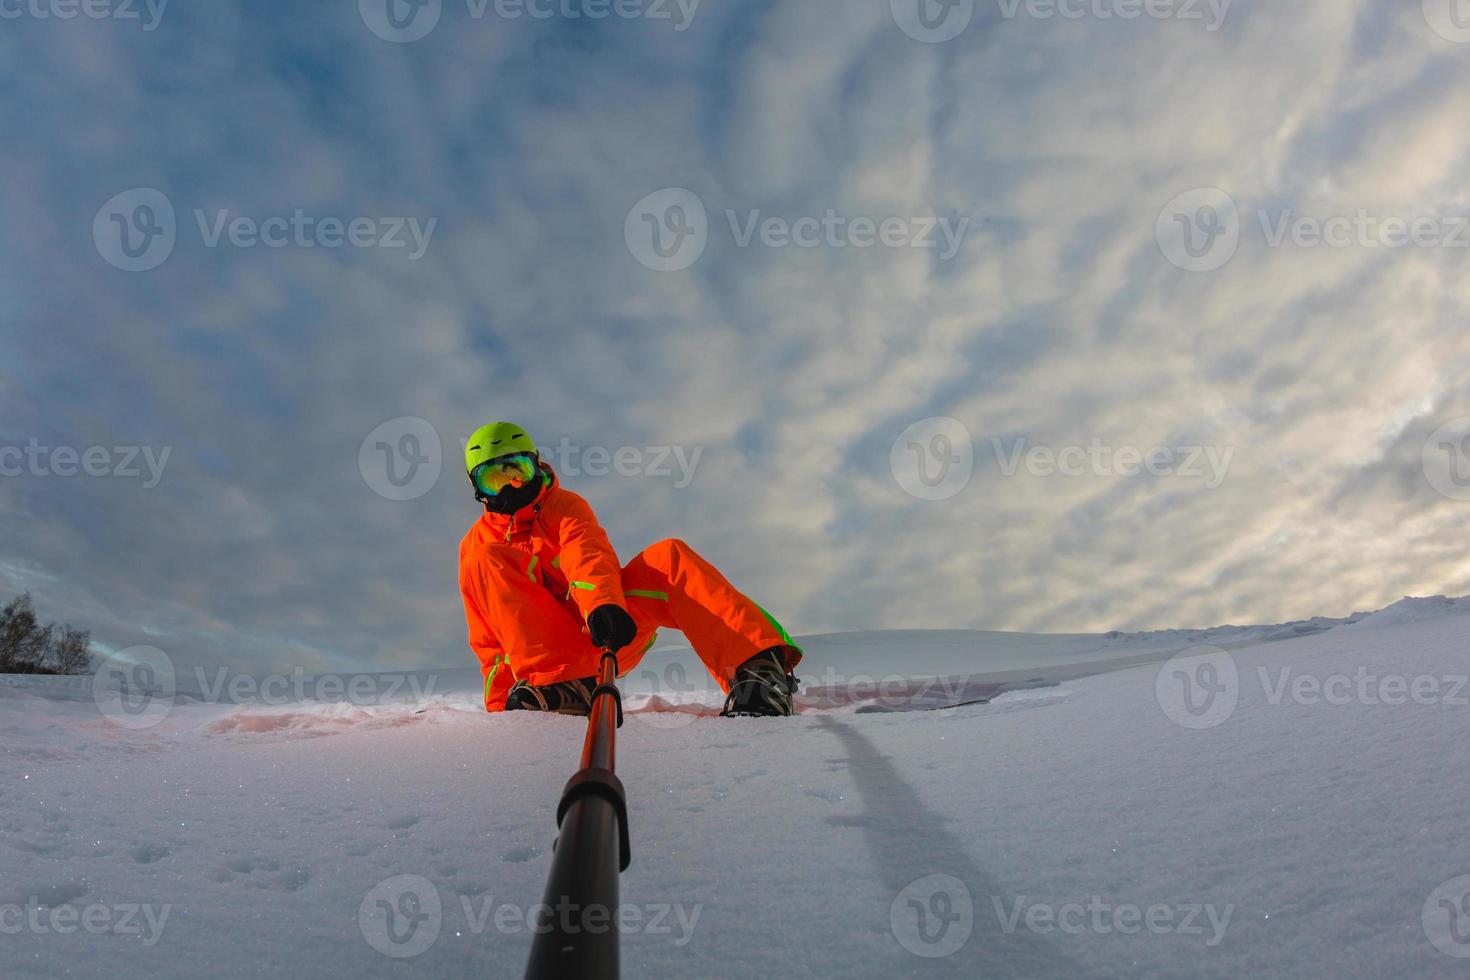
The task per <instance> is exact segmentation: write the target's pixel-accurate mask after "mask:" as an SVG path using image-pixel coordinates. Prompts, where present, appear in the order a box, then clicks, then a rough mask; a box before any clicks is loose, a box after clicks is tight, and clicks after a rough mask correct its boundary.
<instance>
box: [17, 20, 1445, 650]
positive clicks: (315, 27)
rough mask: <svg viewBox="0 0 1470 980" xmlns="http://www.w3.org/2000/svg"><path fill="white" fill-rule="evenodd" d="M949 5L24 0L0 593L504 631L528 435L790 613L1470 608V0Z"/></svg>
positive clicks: (107, 625) (274, 642)
mask: <svg viewBox="0 0 1470 980" xmlns="http://www.w3.org/2000/svg"><path fill="white" fill-rule="evenodd" d="M922 2H923V6H922V8H921V7H920V0H892V3H890V2H889V0H703V2H702V3H694V2H692V0H684V2H683V3H682V4H680V3H678V2H676V0H619V3H618V4H617V5H612V4H610V3H600V2H599V0H556V2H555V3H553V2H551V0H534V2H528V3H513V2H511V0H489V2H488V3H486V2H481V0H427V2H425V3H421V4H420V5H418V6H414V5H412V4H409V3H407V2H405V0H392V6H391V7H390V6H389V0H362V2H361V3H357V2H354V0H325V2H319V3H309V4H302V3H287V2H261V0H249V2H244V0H241V2H235V0H208V2H195V0H173V2H172V3H168V4H166V5H163V6H160V5H159V3H158V2H157V0H155V2H154V3H153V4H152V5H151V6H150V5H148V4H146V3H144V2H143V0H95V3H94V4H93V5H92V6H91V7H90V8H88V10H89V11H90V13H89V14H81V15H78V16H73V17H63V16H61V15H63V14H71V13H74V12H76V11H75V8H71V7H68V6H67V5H66V4H65V3H64V2H62V0H0V15H3V21H4V22H3V23H0V78H3V80H4V84H5V91H6V92H7V98H6V99H4V100H3V102H0V136H3V138H0V173H3V179H0V213H3V216H4V220H3V222H0V467H3V474H4V475H3V476H0V541H3V544H0V591H3V593H4V594H6V595H9V594H13V593H15V592H19V591H22V590H29V591H31V592H32V593H33V594H34V596H35V598H36V600H37V604H38V606H39V607H40V610H41V612H42V614H43V615H44V616H45V617H46V618H49V619H56V620H70V621H72V622H75V623H77V624H78V625H83V626H86V627H88V628H90V629H92V631H93V634H94V638H95V640H96V641H97V645H98V648H99V649H100V650H103V651H106V652H110V651H112V650H116V649H120V648H124V647H128V646H131V645H134V644H143V643H147V644H153V645H156V646H158V647H160V648H162V649H164V650H165V651H167V652H168V653H170V654H171V655H172V656H174V657H175V659H176V660H181V661H184V662H191V661H195V662H203V663H220V662H228V663H230V664H232V665H234V666H236V667H238V668H239V669H246V670H255V671H263V670H268V669H289V668H291V667H295V666H301V667H302V668H303V669H306V670H321V669H346V668H353V667H365V666H374V667H378V666H399V665H411V666H428V665H446V664H461V663H463V664H468V663H469V662H470V656H471V655H470V653H469V651H468V650H467V648H466V647H465V644H464V638H463V630H464V628H463V619H462V614H461V610H460V606H459V599H458V595H457V590H456V584H455V573H456V565H455V559H456V549H457V544H458V540H459V537H460V535H461V534H462V533H463V531H464V530H465V528H466V527H467V526H468V525H469V524H470V523H471V522H472V521H473V520H474V519H475V517H476V505H475V504H474V501H473V500H472V499H471V498H470V496H469V492H468V488H467V485H466V483H465V481H464V479H463V476H462V474H461V471H460V469H458V468H457V465H458V464H457V458H458V456H459V447H460V445H461V440H462V439H463V438H464V437H465V436H466V435H467V434H468V433H469V432H470V431H471V430H472V429H473V428H474V427H475V426H476V425H478V424H480V423H482V422H485V421H489V420H492V419H496V418H512V419H515V420H518V421H520V422H522V423H523V424H524V425H526V426H527V427H528V428H529V429H530V430H531V432H532V435H533V436H535V437H536V438H537V439H538V441H540V442H541V443H542V444H543V445H545V446H547V447H548V449H549V452H548V455H549V457H550V458H551V459H552V461H553V462H554V463H556V464H558V465H559V466H560V468H561V469H562V470H563V472H564V479H565V482H566V484H567V485H569V486H571V487H572V488H573V489H575V490H577V491H578V492H580V493H582V494H584V495H585V496H587V497H588V498H589V499H590V500H591V501H592V503H593V505H594V507H595V508H596V509H597V510H598V511H599V513H600V515H601V516H602V518H603V520H604V523H605V524H606V525H607V526H608V528H609V531H610V533H611V534H612V537H613V540H614V543H615V544H616V545H617V546H618V548H619V551H620V553H621V554H622V555H623V556H624V557H625V558H626V557H629V556H631V554H633V553H634V552H635V551H636V550H637V549H638V548H640V547H642V546H644V545H646V544H648V543H650V542H652V541H654V540H657V539H659V538H663V537H669V536H678V537H682V538H685V539H687V540H689V541H690V542H692V543H693V544H695V546H696V547H698V548H699V549H701V550H702V551H703V552H705V553H706V554H707V555H709V556H710V557H712V558H714V559H715V560H716V561H717V562H718V563H719V564H721V566H722V567H723V568H725V570H726V571H727V572H728V573H729V574H730V575H731V577H732V578H734V579H735V580H736V581H737V582H738V583H739V584H740V585H741V586H742V587H744V588H745V590H746V591H748V592H750V593H751V594H753V595H754V596H756V597H757V598H758V599H760V601H762V603H763V604H765V605H767V606H768V607H770V608H771V609H772V610H773V611H774V612H776V613H777V615H779V616H780V617H781V618H782V619H783V620H784V621H786V623H787V625H788V626H789V627H790V628H791V629H792V630H793V632H798V633H812V632H826V631H838V630H857V629H877V628H910V627H951V628H960V627H966V628H987V629H1010V630H1033V631H1090V630H1106V629H1113V628H1120V629H1143V628H1158V627H1171V626H1209V625H1217V624H1221V623H1226V622H1235V623H1243V622H1266V621H1282V620H1287V619H1293V618H1302V617H1307V616H1311V615H1316V614H1323V615H1342V614H1346V613H1348V612H1351V611H1352V610H1354V609H1364V608H1373V607H1377V606H1382V605H1384V604H1386V603H1388V602H1391V601H1393V600H1394V599H1397V598H1398V597H1400V596H1402V595H1405V594H1434V593H1442V592H1443V593H1451V594H1464V593H1470V551H1467V546H1470V438H1467V435H1470V420H1467V417H1470V331H1467V327H1470V323H1467V318H1466V310H1467V306H1470V276H1467V275H1466V273H1467V270H1470V263H1467V259H1470V227H1467V223H1466V221H1465V218H1464V215H1466V214H1467V209H1470V198H1467V189H1466V188H1467V184H1466V180H1465V175H1466V174H1467V173H1470V99H1466V98H1465V95H1464V93H1465V90H1466V86H1467V85H1470V16H1467V15H1470V11H1466V10H1464V9H1463V7H1464V4H1463V3H1461V4H1459V7H1457V6H1456V0H1444V2H1443V3H1439V2H1436V0H1426V2H1425V3H1424V4H1423V6H1422V8H1421V4H1420V3H1419V2H1417V0H1289V2H1288V0H1259V2H1252V0H1235V2H1234V3H1226V2H1223V0H1215V2H1214V3H1211V2H1209V0H1173V2H1170V0H1151V3H1150V4H1149V5H1148V6H1147V7H1145V6H1144V5H1143V4H1142V3H1141V2H1135V3H1132V4H1130V3H1129V2H1128V0H1062V3H1061V5H1060V7H1059V6H1058V5H1057V4H1056V3H1046V2H1042V0H1029V2H1016V0H973V2H972V0H952V2H951V3H950V4H949V5H948V6H946V5H944V4H941V3H940V2H938V0H922ZM1140 11H1142V13H1140ZM1129 14H1134V15H1138V16H1125V15H1129ZM89 453H90V455H88V454H89ZM165 454H166V455H165ZM615 454H618V455H615ZM609 459H615V460H617V465H613V464H612V463H610V462H609V461H608V460H609ZM441 464H442V465H441ZM390 466H391V470H390ZM89 471H90V472H89ZM436 474H437V477H436ZM396 498H406V499H396ZM896 655H898V656H901V651H897V652H896Z"/></svg>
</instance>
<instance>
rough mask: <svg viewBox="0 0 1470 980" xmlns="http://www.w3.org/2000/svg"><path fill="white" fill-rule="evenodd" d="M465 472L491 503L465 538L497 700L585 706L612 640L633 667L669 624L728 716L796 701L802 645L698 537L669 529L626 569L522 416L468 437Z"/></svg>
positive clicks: (476, 645) (509, 706) (475, 636)
mask: <svg viewBox="0 0 1470 980" xmlns="http://www.w3.org/2000/svg"><path fill="white" fill-rule="evenodd" d="M465 473H466V474H467V475H468V476H469V480H470V484H471V485H472V486H473V487H474V491H475V499H476V500H478V501H479V502H480V503H481V504H483V505H484V507H485V513H484V514H483V515H482V516H481V517H480V519H479V520H477V521H476V522H475V524H474V526H473V527H471V528H470V530H469V533H468V534H466V535H465V537H464V540H463V541H462V542H460V546H459V587H460V592H461V594H462V596H463V598H464V608H465V619H466V620H467V621H468V624H469V640H470V646H471V647H472V648H473V649H474V651H475V654H476V655H477V656H478V657H479V659H480V672H481V673H482V674H483V675H484V678H485V709H486V710H487V711H502V710H504V711H515V710H526V711H553V712H557V713H560V714H572V715H586V714H588V712H589V711H590V710H591V703H592V690H593V688H594V687H596V674H597V665H598V661H599V659H600V658H601V652H600V651H601V650H603V649H610V650H613V651H623V652H620V653H619V657H618V663H619V667H620V669H621V671H622V672H623V673H624V674H626V673H628V672H629V671H631V670H633V668H635V667H636V666H637V665H638V662H639V661H640V660H641V659H642V657H643V654H644V653H646V652H647V650H648V648H649V647H651V646H653V642H654V639H655V637H656V635H657V631H658V629H659V628H660V627H666V628H669V629H677V630H680V631H682V632H683V633H684V636H685V638H686V639H688V640H689V643H690V645H691V646H693V647H694V652H695V653H696V654H698V655H699V658H700V659H701V660H702V661H704V664H705V666H706V667H707V668H708V669H709V672H710V673H711V674H713V675H714V677H715V680H716V681H718V682H719V684H720V687H721V689H722V690H724V691H725V693H726V700H725V707H724V710H723V712H722V714H724V715H726V716H727V717H728V716H750V715H789V714H791V713H792V708H791V696H792V694H793V693H794V692H795V689H796V683H797V682H796V678H795V677H794V676H793V673H792V672H793V671H794V670H795V669H796V665H797V664H798V663H800V661H801V649H800V648H799V647H797V646H796V645H795V644H794V643H793V642H792V641H791V637H790V635H788V634H787V632H786V630H785V629H784V628H783V627H782V626H781V624H780V623H778V622H776V620H775V619H774V618H773V617H772V616H771V615H770V614H769V613H767V612H766V611H765V610H763V609H762V608H761V607H760V606H758V605H756V604H755V603H754V602H752V601H751V600H750V599H748V598H746V597H745V596H744V595H742V594H741V593H740V592H739V591H737V590H736V589H735V587H734V586H732V585H731V584H730V583H729V582H728V581H727V580H726V579H725V577H724V576H723V575H721V574H720V572H719V570H718V569H716V568H715V567H714V566H713V565H711V564H710V563H709V562H708V561H706V560H705V559H704V558H701V557H700V556H699V555H698V554H697V553H696V552H695V551H694V549H693V548H691V547H689V545H687V544H685V543H684V542H683V541H678V540H667V541H660V542H659V543H658V544H655V545H652V546H651V547H649V548H648V549H647V550H645V551H644V552H643V553H642V554H640V555H638V556H637V557H636V558H634V559H633V560H632V561H630V562H628V563H627V564H626V565H623V566H621V567H619V562H618V557H617V553H616V552H614V551H613V547H612V543H611V542H610V541H609V540H608V537H607V534H606V532H604V531H603V529H602V526H601V525H600V524H599V523H598V522H597V517H596V516H595V515H594V514H593V513H592V508H591V507H590V506H588V504H587V501H585V500H583V499H582V498H581V497H579V496H578V495H577V494H575V493H573V492H571V491H570V490H567V489H565V488H563V487H562V486H561V485H560V484H559V483H558V481H557V476H556V473H555V472H554V471H553V470H552V468H551V466H550V465H549V464H547V463H546V462H544V461H542V459H541V458H540V455H539V453H538V452H537V450H536V446H535V444H534V443H533V442H532V441H531V439H530V437H529V436H527V435H526V430H525V429H523V428H521V427H520V426H518V425H515V424H513V423H510V422H496V423H493V424H491V425H487V426H485V427H483V428H481V429H479V430H477V431H476V432H475V434H474V435H472V436H471V437H470V440H469V442H468V444H467V446H466V449H465ZM628 651H631V652H628Z"/></svg>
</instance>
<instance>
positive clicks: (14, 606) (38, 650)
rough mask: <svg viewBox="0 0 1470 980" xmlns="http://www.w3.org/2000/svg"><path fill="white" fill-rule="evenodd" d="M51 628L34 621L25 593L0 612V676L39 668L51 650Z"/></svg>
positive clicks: (36, 620) (33, 608)
mask: <svg viewBox="0 0 1470 980" xmlns="http://www.w3.org/2000/svg"><path fill="white" fill-rule="evenodd" d="M51 634H52V627H50V626H42V625H41V623H40V621H39V620H38V619H36V607H35V604H34V603H32V602H31V595H30V593H29V592H27V593H25V594H24V595H20V596H17V597H16V598H14V599H12V600H11V601H10V602H9V604H7V605H6V606H5V608H4V609H0V673H30V672H33V671H35V670H37V669H38V668H40V667H41V666H42V663H43V661H45V659H46V654H47V652H48V651H49V650H50V648H51Z"/></svg>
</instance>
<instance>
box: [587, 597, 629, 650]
mask: <svg viewBox="0 0 1470 980" xmlns="http://www.w3.org/2000/svg"><path fill="white" fill-rule="evenodd" d="M587 630H588V632H590V633H591V634H592V642H593V643H594V644H596V645H597V647H598V648H599V649H602V650H611V651H613V652H614V653H616V652H617V651H619V650H621V649H622V648H623V647H625V646H627V645H628V644H629V643H632V642H633V637H635V636H637V635H638V624H637V623H635V622H633V617H632V616H629V615H628V610H626V609H624V608H623V607H622V606H619V605H617V604H616V603H612V602H609V603H608V604H607V605H605V606H598V607H597V608H596V609H594V610H592V615H590V616H588V617H587Z"/></svg>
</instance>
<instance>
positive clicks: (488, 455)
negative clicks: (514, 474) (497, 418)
mask: <svg viewBox="0 0 1470 980" xmlns="http://www.w3.org/2000/svg"><path fill="white" fill-rule="evenodd" d="M513 453H532V454H536V444H535V443H534V442H532V441H531V437H530V436H528V435H526V430H525V429H523V428H522V427H520V426H519V425H516V424H515V423H514V422H491V423H490V424H489V425H487V426H484V427H482V428H479V429H476V430H475V434H474V435H472V436H470V441H469V442H467V443H465V450H464V471H465V473H467V474H468V473H473V472H474V471H475V467H476V466H479V465H480V464H481V463H488V462H490V460H492V459H498V458H500V457H501V456H509V455H511V454H513Z"/></svg>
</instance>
